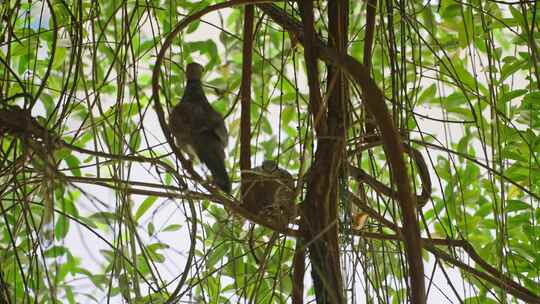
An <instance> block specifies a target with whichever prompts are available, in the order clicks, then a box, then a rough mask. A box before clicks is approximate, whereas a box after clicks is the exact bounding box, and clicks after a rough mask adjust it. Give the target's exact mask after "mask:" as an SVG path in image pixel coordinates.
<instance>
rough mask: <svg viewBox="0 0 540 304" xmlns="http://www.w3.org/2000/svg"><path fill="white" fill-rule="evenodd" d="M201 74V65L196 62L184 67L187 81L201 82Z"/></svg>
mask: <svg viewBox="0 0 540 304" xmlns="http://www.w3.org/2000/svg"><path fill="white" fill-rule="evenodd" d="M202 73H203V67H202V65H200V64H198V63H196V62H192V63H189V64H188V65H187V67H186V78H187V79H188V80H201V77H202Z"/></svg>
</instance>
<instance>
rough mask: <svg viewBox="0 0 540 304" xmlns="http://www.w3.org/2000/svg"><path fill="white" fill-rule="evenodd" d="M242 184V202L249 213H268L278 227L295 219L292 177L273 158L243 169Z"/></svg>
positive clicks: (263, 214)
mask: <svg viewBox="0 0 540 304" xmlns="http://www.w3.org/2000/svg"><path fill="white" fill-rule="evenodd" d="M243 186H244V194H243V203H242V204H243V207H244V208H246V209H247V210H248V211H250V212H251V213H254V214H257V215H262V216H269V217H271V218H272V219H273V220H275V221H277V222H278V223H279V225H280V226H286V225H288V224H289V223H290V222H291V221H292V220H294V218H296V215H297V214H296V213H297V212H296V205H295V203H294V180H293V177H292V175H291V174H290V173H289V172H287V171H286V170H284V169H281V168H279V167H278V165H277V163H276V162H275V161H274V160H265V161H264V162H263V163H262V165H261V166H259V167H256V168H254V169H253V170H251V171H248V172H245V174H244V180H243Z"/></svg>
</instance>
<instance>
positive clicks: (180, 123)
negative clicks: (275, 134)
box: [169, 63, 231, 193]
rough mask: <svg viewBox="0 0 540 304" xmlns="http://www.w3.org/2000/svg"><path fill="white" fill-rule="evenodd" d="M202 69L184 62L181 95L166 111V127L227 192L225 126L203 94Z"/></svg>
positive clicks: (226, 135)
mask: <svg viewBox="0 0 540 304" xmlns="http://www.w3.org/2000/svg"><path fill="white" fill-rule="evenodd" d="M202 72H203V67H202V66H201V65H200V64H198V63H190V64H188V65H187V67H186V79H187V83H186V88H185V90H184V96H182V100H181V101H180V102H179V103H178V104H177V105H176V106H175V107H174V109H173V111H172V113H171V115H170V118H169V127H170V129H171V132H172V134H173V135H174V137H176V143H177V144H178V146H179V147H180V149H182V150H183V151H184V152H186V153H188V154H189V155H190V156H191V157H193V156H194V155H197V158H199V160H200V161H201V162H202V163H204V164H205V165H206V167H208V169H209V170H210V172H211V173H212V177H213V179H214V183H215V184H216V185H218V186H219V188H221V190H223V191H225V192H227V193H230V192H231V182H230V181H229V176H228V174H227V170H226V169H225V147H226V146H227V140H228V134H227V128H226V127H225V121H224V120H223V117H221V115H220V114H219V113H218V112H217V111H216V110H214V109H213V108H212V106H210V103H208V99H206V96H205V95H204V91H203V88H202V85H201V76H202Z"/></svg>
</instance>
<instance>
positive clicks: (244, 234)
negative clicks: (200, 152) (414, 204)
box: [0, 0, 540, 303]
mask: <svg viewBox="0 0 540 304" xmlns="http://www.w3.org/2000/svg"><path fill="white" fill-rule="evenodd" d="M368 2H369V1H361V2H355V1H351V3H350V11H349V20H350V21H349V29H348V39H349V46H348V50H347V51H348V53H349V54H350V55H351V56H353V57H354V58H355V59H357V60H358V61H360V62H362V60H363V56H364V55H365V54H364V41H365V38H366V37H365V35H366V5H367V3H368ZM214 3H215V1H195V2H191V1H169V0H167V1H146V2H141V1H86V2H85V1H79V2H65V1H54V0H52V1H26V2H25V1H22V2H20V1H19V2H17V1H11V2H8V3H5V4H4V6H3V10H2V11H1V14H2V20H3V22H1V23H0V33H1V36H0V37H2V38H1V40H0V46H1V47H0V77H1V78H0V79H1V80H0V102H1V104H0V122H1V123H0V157H1V160H0V172H1V173H0V185H1V186H0V189H1V190H0V248H1V250H0V297H1V300H0V302H7V303H27V302H28V303H30V302H32V303H94V302H95V303H98V302H99V303H101V302H107V301H108V300H109V299H110V300H111V301H114V302H129V303H165V302H166V301H167V300H168V299H169V296H170V294H171V293H172V292H173V290H175V288H177V287H178V294H177V296H179V298H180V299H182V300H186V301H187V300H191V301H195V302H201V303H237V302H238V303H240V302H242V303H243V302H245V303H248V302H251V303H284V302H290V301H291V293H292V290H293V286H294V284H295V282H294V281H293V276H292V267H293V257H294V254H295V250H297V249H298V243H297V239H296V238H295V237H291V236H285V235H283V234H280V233H278V232H275V231H272V230H270V229H268V228H266V227H263V226H262V225H259V224H253V223H252V222H251V221H247V220H246V219H244V218H243V217H242V216H241V215H239V214H237V212H235V211H234V210H232V209H230V208H225V207H223V205H222V204H223V203H222V200H221V199H220V197H219V196H217V195H216V194H215V193H212V192H209V191H208V190H207V188H205V187H204V185H205V184H206V182H205V180H206V179H207V176H209V174H208V172H207V170H206V168H205V167H204V166H201V165H200V164H199V163H198V162H197V161H195V162H194V167H195V170H196V172H197V173H199V174H200V175H201V176H203V179H202V180H200V179H197V178H196V177H194V176H193V175H192V174H191V173H190V171H189V170H188V169H187V168H186V167H185V166H184V163H181V162H179V161H178V160H177V158H176V157H175V155H174V154H172V153H171V150H172V149H171V147H170V146H169V143H168V142H167V141H166V140H165V136H164V130H162V129H161V128H160V125H159V124H158V118H157V116H156V112H155V109H154V107H153V106H152V102H153V99H152V97H153V96H152V93H151V92H152V90H151V85H152V84H151V77H152V70H151V69H152V68H153V66H154V63H155V62H156V56H157V54H158V52H159V50H160V49H161V47H162V43H163V39H164V37H165V36H166V35H168V34H169V33H170V31H171V30H172V29H173V28H174V27H175V26H176V24H177V23H178V22H179V21H180V20H182V19H183V18H184V17H185V16H187V15H189V14H191V13H193V12H196V11H199V10H201V9H203V8H205V7H207V6H209V5H211V4H214ZM326 5H327V3H326V2H324V1H318V2H315V15H316V16H317V18H315V24H314V26H315V29H316V32H317V34H318V35H320V36H321V37H322V38H323V40H325V41H326V40H327V39H328V37H329V35H328V22H327V21H328V20H327V19H326V13H327V7H326ZM278 6H279V7H280V8H281V9H283V11H285V12H287V13H288V14H289V15H290V16H291V17H293V18H296V20H300V17H299V8H298V3H297V2H296V1H291V2H283V3H279V4H278ZM242 10H243V9H242V8H241V7H234V8H228V9H224V10H221V11H219V12H218V13H212V14H209V15H207V16H205V17H204V18H203V19H201V20H197V21H196V22H193V23H191V24H190V25H189V26H188V27H187V29H186V30H185V31H184V32H182V33H181V34H180V35H179V36H178V37H177V38H176V39H175V40H174V41H173V44H172V47H171V49H170V51H169V52H167V54H166V58H165V59H164V61H163V65H162V69H161V74H160V76H159V77H160V98H161V99H160V100H161V102H162V105H163V107H164V108H165V112H166V113H165V115H168V112H167V111H168V110H169V109H171V108H172V106H173V105H175V104H176V103H177V102H178V101H179V98H180V97H181V96H182V93H183V89H184V81H185V77H184V67H185V66H186V64H187V63H188V62H191V61H197V62H200V63H202V64H203V65H204V67H205V69H206V74H205V76H204V89H205V91H206V94H207V96H208V97H209V100H210V102H211V104H212V106H213V107H214V108H215V109H216V110H217V111H218V112H220V113H221V114H222V115H223V116H225V117H226V124H227V128H228V130H229V133H230V138H231V139H230V142H231V143H230V145H229V147H228V151H227V154H228V157H227V160H226V161H227V168H228V171H229V172H230V177H231V180H232V181H233V189H234V190H233V192H234V195H235V197H236V201H235V203H238V202H239V201H240V193H239V188H240V187H239V181H240V169H239V158H240V155H239V154H240V148H239V147H240V139H239V138H240V136H239V134H240V101H239V97H238V92H239V87H240V84H241V76H242V75H241V71H242V61H243V58H242V39H243V36H244V34H245V33H243V32H242V22H243V20H242V19H243V14H242ZM539 12H540V9H539V8H538V7H537V6H536V4H535V3H533V2H530V3H529V2H526V1H523V2H520V3H518V2H516V3H514V4H512V3H511V2H510V1H508V2H504V1H490V2H485V1H469V2H457V1H451V0H445V1H440V3H438V4H434V3H432V2H429V1H428V2H403V1H401V2H397V1H391V0H388V1H379V2H378V3H377V14H376V24H375V39H374V44H373V47H372V49H373V50H372V55H371V56H372V59H371V62H372V68H371V76H372V77H373V79H374V80H375V81H376V82H377V85H378V86H379V88H381V90H382V91H383V92H384V94H385V98H386V100H387V103H386V105H387V107H388V108H390V110H391V113H392V115H393V121H394V123H395V126H396V127H397V128H398V130H399V131H400V134H401V135H402V137H403V141H404V142H407V143H409V145H410V146H412V147H413V148H414V149H416V150H418V151H421V154H422V156H423V157H424V159H425V160H426V163H427V164H428V167H429V175H430V177H431V180H432V188H433V189H432V191H433V192H432V196H431V198H430V200H429V202H428V203H427V205H426V206H425V207H424V208H423V209H421V210H419V212H418V213H419V222H420V226H421V234H422V237H424V238H427V239H436V240H438V241H441V242H442V241H447V243H446V245H447V246H438V247H437V248H438V249H441V250H443V252H444V253H446V254H447V255H449V256H450V258H443V257H442V255H441V254H439V253H437V251H434V250H430V251H429V253H428V251H427V250H426V251H424V252H423V256H424V258H425V259H424V262H425V265H426V272H425V275H426V277H427V278H428V279H430V282H431V283H430V286H431V287H430V288H428V302H429V303H435V302H439V301H441V302H442V301H443V300H446V301H448V302H452V303H460V302H463V303H508V302H512V301H517V299H518V298H519V296H516V295H515V294H514V293H512V292H511V291H508V290H507V289H505V288H502V286H501V285H497V283H494V282H493V281H489V280H488V279H486V278H485V277H482V276H481V275H480V276H479V275H478V274H477V273H476V272H474V271H473V270H476V271H477V272H482V273H487V274H490V275H492V276H494V277H497V275H499V277H502V275H505V276H506V278H508V280H513V281H514V282H517V283H519V285H521V286H522V287H524V288H526V289H528V291H530V292H531V293H532V294H535V295H536V296H538V295H540V253H539V252H538V248H540V228H539V225H538V222H539V221H540V205H539V204H540V201H539V199H540V162H539V160H538V158H539V157H540V80H539V79H540V72H539V62H540V54H539V53H538V52H539V49H538V44H539V43H540V35H539V34H538V29H539V28H540V20H539V19H540V18H538V13H539ZM255 25H256V28H255V36H254V38H255V39H254V45H253V64H252V75H250V77H251V81H252V90H251V97H252V98H251V99H252V104H251V134H252V139H251V155H252V159H251V163H252V167H255V166H258V165H260V164H261V163H262V161H263V160H264V159H275V160H277V161H278V163H279V166H280V167H282V168H285V169H287V170H289V172H290V173H291V174H293V175H294V177H295V180H296V184H297V185H298V189H297V193H298V199H297V201H298V203H300V202H302V201H303V199H304V195H305V191H304V190H305V184H307V183H310V182H311V181H312V179H314V178H318V177H317V176H310V174H309V171H308V168H309V167H310V165H311V164H312V163H313V160H314V157H315V155H314V153H315V152H314V151H316V147H318V145H319V144H320V143H319V142H318V141H317V139H316V138H317V136H316V135H317V134H316V133H315V130H314V128H313V125H314V124H315V118H314V117H313V115H312V114H313V113H311V110H312V107H311V106H310V105H308V103H309V101H308V100H309V98H308V86H307V80H306V69H305V62H304V57H303V52H304V49H303V47H302V46H301V44H300V43H299V41H298V37H296V35H295V34H294V33H291V32H289V31H284V30H283V29H282V28H281V27H280V26H279V25H278V24H277V23H276V22H274V21H273V20H272V19H271V18H269V17H268V16H266V15H265V14H263V13H262V12H261V11H260V10H257V9H256V10H255ZM319 63H320V66H319V70H320V71H321V76H320V78H321V81H322V82H323V83H322V84H321V88H323V92H322V96H323V101H324V102H326V101H327V97H328V93H329V90H328V89H326V88H327V86H326V85H327V84H331V82H332V80H331V79H325V77H324V76H325V75H326V68H327V67H326V66H324V65H323V64H322V62H319ZM348 94H349V95H350V98H349V100H348V105H347V107H348V108H347V111H346V116H347V119H348V120H349V122H350V124H349V126H348V129H347V130H346V138H347V144H346V151H347V153H346V154H347V155H345V156H344V157H345V162H346V163H347V164H350V165H354V166H356V167H358V168H361V169H363V170H365V171H366V172H368V173H369V174H370V175H371V176H373V177H375V178H376V179H377V180H378V181H380V182H381V183H382V184H384V185H387V186H388V187H390V185H391V180H392V179H391V172H389V169H388V168H389V166H388V163H387V159H386V155H385V151H384V149H382V148H381V145H376V144H372V145H371V146H370V145H369V141H368V140H367V139H366V138H368V137H369V136H370V135H373V134H366V133H365V132H366V128H365V124H366V120H369V119H370V117H369V116H367V115H366V112H365V108H364V103H363V102H362V98H365V96H363V94H364V93H362V90H361V88H360V87H359V86H358V85H357V84H356V83H353V82H350V90H349V92H348ZM15 107H16V108H15ZM14 109H25V110H29V112H28V113H29V114H28V115H30V116H31V118H32V120H31V121H32V122H37V123H38V125H40V126H42V127H43V128H44V129H43V130H45V131H43V130H41V131H35V129H32V128H30V127H29V125H28V124H23V123H21V122H19V123H17V122H16V121H13V120H14V119H12V120H11V121H10V115H9V113H14V112H10V111H16V110H14ZM6 113H7V114H6ZM11 117H14V116H11ZM17 128H19V129H17ZM406 160H407V162H409V161H410V163H409V164H410V166H409V169H410V176H411V180H412V182H413V187H414V189H417V192H418V193H419V191H420V190H419V189H421V185H420V183H421V180H420V178H418V172H419V171H420V169H419V168H418V167H417V165H415V164H414V162H413V160H412V159H411V158H409V157H408V156H406ZM346 167H347V166H344V172H345V171H346V170H345V169H346ZM339 178H340V180H339V181H340V182H339V185H340V186H339V191H338V193H337V194H336V197H337V198H336V200H338V201H339V202H336V204H337V205H338V206H339V214H338V218H339V223H336V225H338V227H339V233H340V234H339V237H340V240H339V241H340V261H341V263H342V265H341V266H342V268H343V269H344V270H343V272H342V274H341V275H342V277H343V278H344V279H343V281H344V282H345V283H344V284H346V286H344V289H345V291H343V293H344V294H345V298H346V299H347V300H348V302H351V303H359V302H361V301H362V300H360V299H366V302H367V303H406V302H407V300H408V298H407V297H408V289H407V288H408V287H409V286H407V284H406V278H407V273H408V268H407V265H406V263H405V254H404V247H403V244H402V242H401V241H400V240H399V236H397V237H395V238H394V237H389V236H393V235H395V234H396V231H395V230H394V228H393V227H391V226H390V225H388V223H386V222H385V221H384V220H386V221H390V222H391V223H394V224H396V225H398V226H401V225H402V223H401V217H400V212H401V210H400V208H399V204H398V202H397V201H396V200H395V197H392V196H389V195H382V194H381V193H380V191H377V189H375V188H372V187H370V186H368V185H367V184H366V183H365V182H361V181H359V180H358V179H354V178H352V177H349V176H348V174H346V173H342V175H341V176H340V177H339ZM302 183H304V184H302ZM302 185H304V186H302ZM390 188H392V187H390ZM235 191H236V192H235ZM358 201H361V202H362V203H363V204H364V205H365V206H364V207H361V204H359V203H358ZM366 209H367V211H366ZM368 211H369V212H370V211H373V212H374V213H375V214H378V215H379V216H380V217H377V216H375V214H373V213H369V212H368ZM364 213H367V214H368V215H369V217H368V220H367V223H366V224H364V225H363V227H360V228H359V229H361V230H358V229H357V227H355V225H354V223H353V220H352V219H353V218H355V216H357V215H359V214H364ZM291 227H293V228H298V225H291ZM454 240H456V241H466V242H468V243H470V245H472V247H473V248H474V250H475V251H476V253H477V255H478V256H479V257H481V259H482V260H478V259H477V258H476V257H474V256H473V255H472V254H471V251H470V250H468V249H467V247H466V246H463V245H462V243H460V244H461V245H455V243H451V242H450V241H454ZM434 244H435V243H434ZM438 244H439V245H440V243H438ZM300 245H301V244H300ZM301 246H305V244H304V245H301ZM418 250H420V249H418ZM255 257H264V259H263V260H262V261H257V259H256V258H255ZM458 262H461V263H463V265H466V266H469V267H470V268H467V267H464V266H463V265H461V266H459V265H458V264H459V263H458ZM482 262H485V263H487V265H490V266H491V267H493V269H488V268H487V267H485V264H483V263H482ZM186 266H187V267H186ZM455 266H457V267H455ZM309 267H310V266H309V263H308V269H310V268H309ZM306 273H307V274H308V273H309V272H306ZM306 278H307V276H306ZM306 282H309V280H306ZM301 283H302V284H303V282H301ZM311 287H312V285H311V283H310V284H307V285H306V288H305V289H304V294H305V297H306V300H305V302H306V303H307V302H308V301H311V300H313V299H314V297H315V296H314V294H315V293H314V291H313V290H312V289H310V288H311ZM521 299H522V300H523V298H521Z"/></svg>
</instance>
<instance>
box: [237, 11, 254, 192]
mask: <svg viewBox="0 0 540 304" xmlns="http://www.w3.org/2000/svg"><path fill="white" fill-rule="evenodd" d="M253 15H254V7H253V5H247V6H246V7H245V8H244V40H243V46H242V83H241V85H240V96H241V105H242V111H241V114H240V170H241V172H245V171H247V170H250V169H251V143H250V141H251V65H252V61H253V36H254V33H253ZM243 180H244V174H243V173H242V181H243ZM241 188H243V183H242V185H241ZM241 193H244V189H241Z"/></svg>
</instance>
